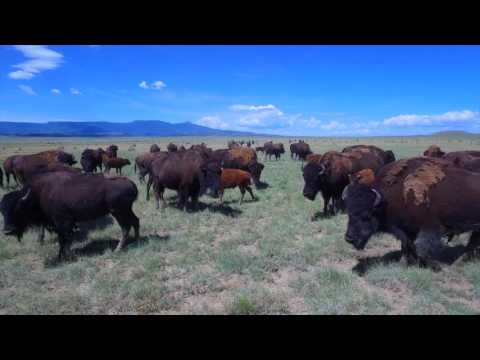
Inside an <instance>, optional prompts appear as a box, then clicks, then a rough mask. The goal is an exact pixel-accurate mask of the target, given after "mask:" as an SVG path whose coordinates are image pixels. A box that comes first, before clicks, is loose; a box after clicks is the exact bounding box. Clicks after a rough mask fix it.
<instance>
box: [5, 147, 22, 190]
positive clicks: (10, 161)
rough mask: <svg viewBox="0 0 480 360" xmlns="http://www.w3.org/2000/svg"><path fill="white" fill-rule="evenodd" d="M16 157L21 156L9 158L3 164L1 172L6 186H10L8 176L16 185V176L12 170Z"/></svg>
mask: <svg viewBox="0 0 480 360" xmlns="http://www.w3.org/2000/svg"><path fill="white" fill-rule="evenodd" d="M18 156H21V155H13V156H9V157H8V158H6V159H5V161H4V162H3V170H4V171H5V178H6V180H7V186H10V175H12V177H13V179H14V180H15V183H16V184H17V185H18V180H17V176H16V175H15V171H14V170H13V162H14V160H15V158H16V157H18Z"/></svg>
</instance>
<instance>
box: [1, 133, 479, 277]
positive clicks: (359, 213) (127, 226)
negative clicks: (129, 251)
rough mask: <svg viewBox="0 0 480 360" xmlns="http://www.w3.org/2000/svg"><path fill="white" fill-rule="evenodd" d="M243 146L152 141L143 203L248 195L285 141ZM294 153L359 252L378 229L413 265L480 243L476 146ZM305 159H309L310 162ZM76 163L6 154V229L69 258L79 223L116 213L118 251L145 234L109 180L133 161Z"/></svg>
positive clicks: (119, 185) (129, 195) (124, 190)
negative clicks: (52, 239) (47, 236)
mask: <svg viewBox="0 0 480 360" xmlns="http://www.w3.org/2000/svg"><path fill="white" fill-rule="evenodd" d="M254 144H255V142H254V141H253V140H251V141H247V142H243V141H242V142H235V141H229V142H228V144H227V145H228V146H227V148H225V149H217V150H213V149H212V148H210V147H208V146H207V145H206V144H205V143H201V144H198V145H191V146H190V147H189V148H188V149H187V148H186V147H185V146H183V145H181V146H177V145H175V144H173V143H170V144H169V145H168V146H167V147H166V151H162V150H161V148H160V147H159V146H158V145H156V144H153V145H152V146H151V147H150V151H149V152H147V153H144V154H141V155H139V156H137V157H136V158H135V161H134V172H135V173H137V175H138V178H139V181H140V183H142V184H145V185H146V190H147V191H146V199H147V201H148V200H149V198H150V191H151V190H153V193H154V196H155V200H156V207H157V209H159V208H160V203H161V205H162V208H164V207H166V206H167V203H166V201H165V198H164V192H165V189H170V190H175V191H176V192H177V205H178V207H179V208H180V209H182V210H183V211H187V210H196V209H197V208H198V201H199V198H200V197H201V196H202V195H204V194H208V195H210V196H212V197H219V202H220V204H223V194H224V191H225V189H231V188H236V187H238V188H239V189H240V195H241V196H240V204H242V202H243V199H244V195H245V192H248V193H249V194H250V197H251V199H252V200H255V199H256V196H255V195H254V193H253V190H252V187H251V185H252V183H253V185H254V186H255V188H256V189H261V188H262V187H263V186H264V185H266V183H264V182H262V180H261V174H262V171H263V169H264V168H265V165H264V164H262V163H261V162H260V161H259V157H258V155H257V153H259V152H262V153H263V154H264V156H263V159H264V160H267V158H268V160H271V158H272V156H274V157H275V160H278V159H280V158H281V155H282V154H284V153H285V150H284V147H283V144H282V143H273V142H272V141H269V142H267V143H265V144H263V146H257V147H252V145H254ZM290 156H291V159H294V160H301V161H302V167H301V168H302V173H303V180H304V187H303V196H304V197H305V198H307V199H308V200H311V201H313V200H315V198H316V197H317V195H318V194H319V193H320V194H321V196H322V197H323V204H324V205H323V214H324V215H325V216H331V215H335V214H338V213H339V212H346V214H347V215H348V225H347V229H346V233H345V240H346V241H347V242H348V243H350V244H352V245H353V246H354V247H355V248H356V249H358V250H362V249H364V248H365V246H366V244H367V243H368V241H369V239H370V238H371V237H372V236H373V235H374V234H377V233H382V232H383V233H389V234H391V235H393V236H394V237H396V238H397V239H399V240H400V242H401V252H402V255H403V256H404V258H405V259H406V261H407V263H409V264H412V263H416V264H419V265H421V266H428V267H431V268H433V269H439V268H440V267H439V263H438V258H439V256H440V254H441V252H442V249H443V248H444V246H445V245H443V243H442V238H447V239H448V240H450V239H451V238H452V237H453V236H455V235H458V234H461V233H465V232H471V235H470V239H469V242H468V245H467V247H466V249H467V254H468V256H471V255H473V254H474V251H475V249H476V247H477V246H478V245H480V205H478V207H477V205H475V204H477V200H479V201H478V203H479V204H480V152H479V151H457V152H451V153H445V152H443V151H442V150H441V149H440V148H439V147H438V146H431V147H429V148H428V149H427V150H426V151H425V152H424V154H423V156H419V157H414V158H408V159H401V160H396V159H395V155H394V154H393V152H392V151H390V150H383V149H380V148H378V147H376V146H373V145H355V146H350V147H346V148H344V149H343V150H342V151H341V152H339V151H328V152H326V153H324V154H314V153H313V152H312V150H311V148H310V146H309V145H308V144H307V143H306V142H304V141H303V140H299V141H295V142H292V141H290ZM304 162H306V164H305V165H304ZM76 163H77V161H76V160H75V159H74V157H73V155H71V154H68V153H66V152H65V151H63V149H57V150H49V151H44V152H40V153H37V154H32V155H15V156H11V157H9V158H7V159H6V160H5V161H4V164H3V172H2V169H0V185H1V186H3V185H4V183H3V177H4V176H3V175H5V179H6V185H7V186H10V184H9V183H10V177H12V178H13V180H14V181H15V182H16V183H17V185H20V186H21V188H20V189H19V190H15V191H12V192H10V193H8V194H6V195H5V196H4V197H3V199H2V201H1V203H0V210H1V212H2V215H3V219H4V233H5V234H6V235H12V236H16V237H17V238H18V240H19V241H20V239H21V238H22V235H23V234H24V233H25V232H26V231H27V230H28V229H29V228H31V227H38V228H40V230H41V231H40V237H39V239H40V240H41V241H42V240H43V234H44V231H45V230H48V231H50V232H54V233H56V234H57V235H58V242H59V254H58V257H59V259H67V258H70V257H71V256H72V254H71V250H70V245H71V243H72V239H73V237H74V233H75V232H76V230H77V229H78V226H79V224H80V223H82V222H85V221H92V220H98V219H100V218H102V217H104V216H107V215H111V216H112V217H113V218H114V219H115V220H116V221H117V222H118V224H119V226H120V227H121V229H122V238H121V241H120V242H119V244H118V246H117V248H116V250H120V249H122V248H123V247H124V246H125V244H126V242H127V240H128V236H129V233H130V230H131V229H132V228H133V229H134V235H135V238H136V239H138V237H139V228H140V220H139V218H138V217H137V216H136V215H135V214H134V212H133V210H132V205H133V203H134V202H135V200H136V199H137V197H138V189H137V186H136V185H135V183H134V182H133V181H131V180H130V179H128V178H127V177H122V176H106V175H105V174H108V173H109V172H110V170H111V169H112V168H114V169H115V170H116V174H117V175H121V174H122V168H123V167H125V166H128V165H130V161H129V160H128V159H124V158H121V157H119V156H118V147H117V146H116V145H111V146H109V147H108V148H107V149H105V150H104V149H102V148H98V149H96V150H94V149H85V150H84V151H83V152H82V154H81V159H80V165H81V169H80V168H76V167H73V165H74V164H76Z"/></svg>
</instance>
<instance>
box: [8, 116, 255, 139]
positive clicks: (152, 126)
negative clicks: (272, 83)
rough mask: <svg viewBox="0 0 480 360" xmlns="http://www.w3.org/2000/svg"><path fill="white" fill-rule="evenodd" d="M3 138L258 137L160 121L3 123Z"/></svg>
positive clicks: (191, 124) (244, 133) (184, 123)
mask: <svg viewBox="0 0 480 360" xmlns="http://www.w3.org/2000/svg"><path fill="white" fill-rule="evenodd" d="M0 135H4V136H55V137H59V136H65V137H67V136H69V137H87V136H258V135H262V134H254V133H251V132H241V131H228V130H217V129H211V128H208V127H206V126H201V125H196V124H193V123H190V122H183V123H178V124H172V123H168V122H165V121H159V120H135V121H132V122H127V123H119V122H106V121H103V122H96V121H95V122H94V121H92V122H67V121H65V122H59V121H58V122H57V121H56V122H47V123H24V122H0Z"/></svg>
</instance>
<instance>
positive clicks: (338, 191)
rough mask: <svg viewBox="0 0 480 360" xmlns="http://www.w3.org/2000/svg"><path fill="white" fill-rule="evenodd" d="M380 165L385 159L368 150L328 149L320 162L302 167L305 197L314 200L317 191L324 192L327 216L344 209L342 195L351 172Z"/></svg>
mask: <svg viewBox="0 0 480 360" xmlns="http://www.w3.org/2000/svg"><path fill="white" fill-rule="evenodd" d="M381 166H383V163H382V161H381V160H380V159H379V158H378V157H377V156H375V155H373V154H370V153H367V152H365V153H363V152H352V153H339V152H337V151H330V152H327V153H325V154H323V155H322V157H321V158H320V160H319V161H309V162H308V163H307V165H306V166H305V167H304V168H303V179H304V181H305V186H304V188H303V196H305V197H306V198H307V199H309V200H311V201H313V200H315V197H316V195H317V194H318V192H321V193H322V197H323V213H324V215H327V214H328V213H331V214H335V213H336V212H338V211H340V210H341V209H342V208H343V204H342V200H341V195H342V191H343V189H344V188H345V187H346V186H347V185H348V184H349V175H350V174H353V173H355V172H357V171H360V170H363V169H368V168H369V169H372V170H373V171H376V170H377V169H379V168H380V167H381ZM330 200H332V204H330Z"/></svg>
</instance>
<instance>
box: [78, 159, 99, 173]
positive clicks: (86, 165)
mask: <svg viewBox="0 0 480 360" xmlns="http://www.w3.org/2000/svg"><path fill="white" fill-rule="evenodd" d="M80 164H81V165H82V169H83V170H84V171H85V172H87V173H91V172H93V170H95V168H96V162H95V160H94V159H93V158H91V157H83V158H82V159H81V160H80Z"/></svg>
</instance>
